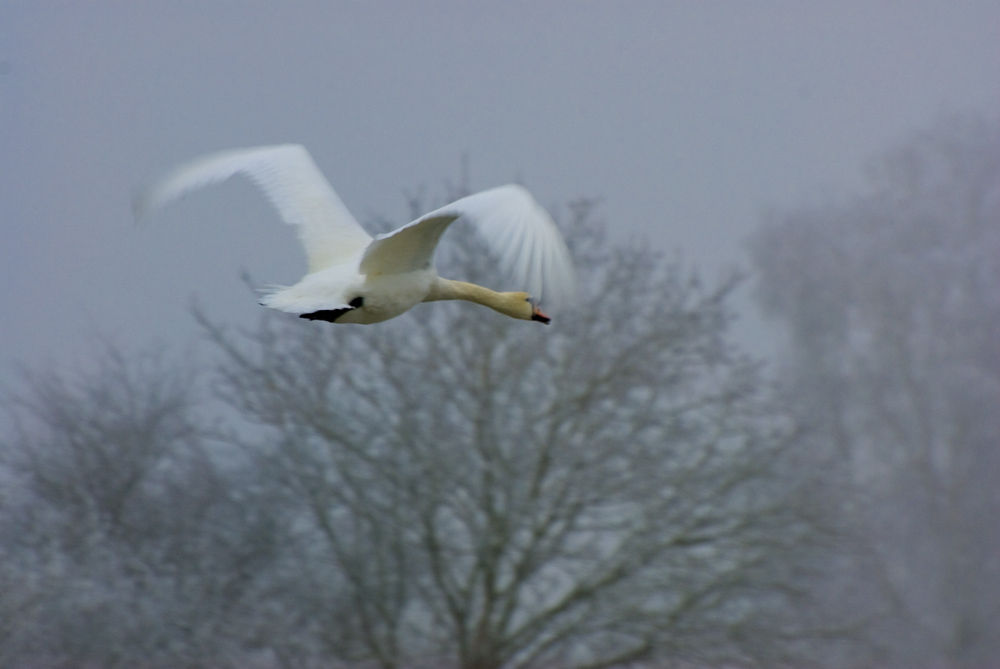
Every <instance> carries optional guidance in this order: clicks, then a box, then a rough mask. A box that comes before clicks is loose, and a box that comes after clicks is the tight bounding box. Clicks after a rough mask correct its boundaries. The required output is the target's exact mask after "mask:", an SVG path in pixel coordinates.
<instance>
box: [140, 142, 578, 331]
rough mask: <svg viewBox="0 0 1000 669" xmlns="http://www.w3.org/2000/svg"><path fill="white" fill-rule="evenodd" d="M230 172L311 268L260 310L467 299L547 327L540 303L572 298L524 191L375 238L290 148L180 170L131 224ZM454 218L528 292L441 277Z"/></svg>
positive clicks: (550, 239)
mask: <svg viewBox="0 0 1000 669" xmlns="http://www.w3.org/2000/svg"><path fill="white" fill-rule="evenodd" d="M236 174H243V175H245V176H247V177H249V178H250V179H251V180H252V181H253V182H254V183H255V184H257V186H258V187H260V189H261V190H262V191H263V192H264V195H265V196H266V197H267V198H268V200H270V202H271V204H272V205H274V207H275V209H277V210H278V213H279V214H280V215H281V218H282V219H283V220H284V221H285V222H286V223H288V224H291V225H296V226H298V232H299V238H300V239H301V241H302V245H303V246H304V247H305V251H306V256H307V259H308V262H309V273H308V274H306V275H305V277H303V278H302V280H301V281H299V282H298V283H296V284H295V285H294V286H289V287H278V288H276V289H274V290H273V291H272V292H270V293H268V294H266V295H264V296H263V297H262V299H261V304H262V305H264V306H266V307H270V308H272V309H277V310H279V311H284V312H287V313H291V314H298V315H299V317H300V318H307V319H309V320H321V321H329V322H331V323H334V322H336V323H378V322H380V321H384V320H388V319H390V318H394V317H396V316H399V315H400V314H402V313H403V312H405V311H407V310H409V309H411V308H412V307H414V306H415V305H417V304H419V303H420V302H433V301H435V300H467V301H469V302H475V303H476V304H481V305H483V306H487V307H489V308H491V309H493V310H495V311H498V312H500V313H502V314H506V315H507V316H510V317H512V318H520V319H523V320H533V321H540V322H542V323H548V322H549V320H550V318H549V317H548V316H547V315H546V314H545V313H544V312H542V311H541V309H539V307H538V300H540V299H541V298H542V297H543V296H544V297H545V298H546V300H547V301H548V302H550V303H554V304H559V303H565V302H566V301H567V300H568V299H569V298H570V297H571V294H572V292H573V286H574V278H573V266H572V263H571V261H570V257H569V252H568V250H567V249H566V244H565V242H564V241H563V238H562V236H561V235H560V234H559V230H558V229H557V228H556V226H555V223H554V222H553V221H552V219H551V217H549V215H548V213H547V212H546V211H545V210H544V209H543V208H542V207H541V206H539V204H538V203H537V202H536V201H535V200H534V198H532V197H531V194H530V193H528V191H527V190H525V189H524V188H522V187H521V186H515V185H507V186H500V187H498V188H492V189H490V190H486V191H483V192H481V193H476V194H475V195H470V196H468V197H464V198H462V199H460V200H457V201H455V202H452V203H451V204H449V205H446V206H444V207H441V208H440V209H436V210H434V211H432V212H430V213H429V214H424V215H423V216H421V217H420V218H418V219H417V220H415V221H413V222H412V223H408V224H406V225H404V226H403V227H401V228H399V229H398V230H396V231H394V232H390V233H387V234H382V235H378V236H376V237H374V238H372V236H371V235H369V234H368V233H367V232H365V230H364V229H363V228H362V227H361V226H360V225H359V224H358V222H357V221H356V220H355V219H354V217H353V216H351V213H350V212H349V211H348V210H347V207H345V206H344V203H343V202H341V200H340V198H339V197H338V196H337V193H336V192H334V190H333V188H332V187H331V186H330V184H329V183H328V182H327V181H326V179H325V178H324V177H323V175H322V173H321V172H320V171H319V168H318V167H317V166H316V163H315V162H313V159H312V157H311V156H310V155H309V153H308V152H307V151H306V150H305V148H304V147H302V146H299V145H297V144H286V145H280V146H261V147H255V148H248V149H237V150H233V151H224V152H221V153H214V154H211V155H207V156H204V157H202V158H199V159H196V160H194V161H192V162H190V163H187V164H185V165H182V166H180V167H178V168H177V169H176V170H174V171H173V172H171V173H169V174H168V175H167V176H166V177H164V178H163V180H162V181H160V182H158V183H157V184H155V185H154V186H152V187H151V188H149V189H148V190H147V191H145V192H143V193H142V194H140V195H139V196H138V197H137V198H136V200H135V202H134V207H135V214H136V217H137V218H139V219H141V218H142V217H144V216H145V215H147V214H148V213H150V212H152V211H155V210H157V209H160V208H161V207H164V206H166V205H167V204H169V203H170V202H173V201H174V200H177V199H180V198H181V197H183V196H184V195H186V194H187V193H189V192H191V191H193V190H195V189H198V188H201V187H203V186H208V185H210V184H214V183H219V182H222V181H225V180H226V179H229V178H230V177H232V176H234V175H236ZM459 218H464V219H467V220H468V221H470V222H471V223H473V224H474V225H475V226H476V227H477V228H478V229H479V232H480V233H481V234H482V235H483V237H484V238H485V239H486V242H487V243H488V244H489V246H490V248H491V249H492V250H493V251H494V252H495V253H497V255H498V256H499V258H500V261H501V263H502V265H503V267H504V268H505V269H506V270H507V271H508V272H509V273H510V275H511V278H513V279H514V280H515V281H516V282H517V283H518V284H519V285H520V286H522V287H524V288H526V289H527V290H528V291H529V292H512V293H499V292H496V291H493V290H490V289H489V288H484V287H483V286H478V285H475V284H472V283H466V282H464V281H452V280H450V279H443V278H441V277H440V276H438V273H437V271H436V270H435V269H434V265H433V263H432V258H433V255H434V249H435V248H436V247H437V244H438V240H440V239H441V235H442V234H443V233H444V231H445V230H447V229H448V226H449V225H451V224H452V223H454V222H455V221H456V220H458V219H459Z"/></svg>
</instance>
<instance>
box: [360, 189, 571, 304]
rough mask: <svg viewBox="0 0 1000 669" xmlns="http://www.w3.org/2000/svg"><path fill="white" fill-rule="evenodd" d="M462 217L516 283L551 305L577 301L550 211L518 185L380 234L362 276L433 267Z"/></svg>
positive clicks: (483, 194)
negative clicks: (446, 237)
mask: <svg viewBox="0 0 1000 669" xmlns="http://www.w3.org/2000/svg"><path fill="white" fill-rule="evenodd" d="M463 217H464V218H466V219H468V220H469V221H470V222H471V223H472V224H473V225H475V226H476V227H477V228H478V230H479V232H480V233H481V234H482V235H483V238H484V239H485V240H486V243H487V244H488V245H489V246H490V248H491V249H492V250H493V251H494V252H495V253H496V254H497V255H498V256H499V258H500V262H501V264H502V266H503V268H504V269H505V270H506V271H507V272H508V273H509V274H510V275H511V278H512V279H513V280H514V281H515V282H516V283H517V284H519V285H520V286H523V287H524V288H525V289H526V290H527V291H528V292H529V293H531V294H532V295H533V296H535V297H537V298H539V299H544V300H545V301H546V303H547V304H549V305H555V306H560V305H565V304H567V303H568V302H570V301H571V300H572V297H573V294H574V292H575V276H574V272H573V263H572V261H571V260H570V255H569V250H568V249H567V248H566V243H565V242H564V241H563V238H562V235H561V234H560V232H559V229H558V228H557V227H556V224H555V222H554V221H553V220H552V217H550V216H549V214H548V212H547V211H545V209H544V208H542V207H541V205H539V204H538V203H537V202H536V201H535V199H534V198H533V197H531V194H530V193H529V192H528V191H527V190H526V189H524V188H523V187H521V186H516V185H507V186H500V187H498V188H492V189H490V190H486V191H483V192H481V193H476V194H474V195H470V196H468V197H464V198H462V199H461V200H457V201H455V202H452V203H451V204H449V205H446V206H444V207H441V208H440V209H436V210H435V211H432V212H430V213H429V214H425V215H423V216H421V217H420V218H418V219H417V220H415V221H413V222H412V223H408V224H407V225H404V226H403V227H401V228H399V229H398V230H396V231H395V232H391V233H388V234H386V235H379V236H378V237H377V238H376V239H375V241H373V242H372V243H371V245H370V246H369V247H368V249H367V251H366V252H365V255H364V258H363V259H362V261H361V271H362V273H366V274H368V273H384V274H391V273H397V272H408V271H413V270H417V269H423V268H425V267H429V266H430V264H431V261H432V259H433V256H434V250H435V249H436V248H437V243H438V240H440V238H441V235H442V234H443V233H444V231H445V230H446V229H447V228H448V226H449V225H451V223H452V222H454V221H455V220H457V219H459V218H463Z"/></svg>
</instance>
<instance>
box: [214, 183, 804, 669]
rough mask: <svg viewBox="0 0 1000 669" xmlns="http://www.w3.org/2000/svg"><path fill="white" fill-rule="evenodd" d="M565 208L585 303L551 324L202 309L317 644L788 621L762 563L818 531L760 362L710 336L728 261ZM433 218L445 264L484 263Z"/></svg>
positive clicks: (572, 636) (720, 643)
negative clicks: (657, 243) (637, 239)
mask: <svg viewBox="0 0 1000 669" xmlns="http://www.w3.org/2000/svg"><path fill="white" fill-rule="evenodd" d="M571 212H572V221H571V222H570V224H569V230H568V235H567V236H568V237H569V239H570V240H571V242H572V246H573V252H574V254H575V256H576V258H577V259H578V261H579V264H580V267H581V268H583V270H585V271H584V272H583V277H582V280H583V284H584V286H583V290H582V292H583V295H582V299H581V303H582V306H580V307H579V308H578V309H576V310H575V311H573V312H571V313H566V314H562V315H561V317H560V318H559V319H557V325H555V326H554V327H552V328H549V329H546V328H542V327H530V326H529V327H522V326H523V325H524V324H521V323H514V322H508V321H509V320H510V319H503V318H496V317H494V315H493V314H491V313H486V312H485V310H476V309H474V308H468V306H467V305H443V304H442V305H437V304H436V305H428V306H425V307H423V308H419V309H416V310H414V312H412V313H411V314H408V315H407V316H406V317H404V318H400V319H397V321H396V322H393V323H386V324H383V325H380V326H379V327H371V328H362V327H353V326H333V327H330V326H329V325H328V324H309V325H304V324H302V323H301V322H299V321H293V320H291V319H281V318H265V319H264V320H263V321H262V324H261V326H260V328H259V329H258V330H256V331H253V332H244V333H242V334H234V333H232V332H230V331H229V330H227V329H226V328H224V327H222V326H219V325H216V324H213V323H212V322H211V321H210V320H209V319H207V318H206V317H205V316H203V315H202V316H200V318H201V320H202V323H203V324H204V326H205V327H206V330H207V332H208V333H209V335H210V336H211V338H212V339H213V340H214V341H215V342H216V343H217V344H218V345H219V346H220V348H221V350H222V352H223V353H224V354H225V363H224V365H223V367H222V368H221V379H222V382H221V384H220V392H221V393H222V396H223V397H225V399H227V400H228V401H229V402H230V403H231V404H232V405H233V406H234V407H236V408H238V409H239V410H240V411H242V412H243V415H244V416H245V417H246V418H247V419H249V420H250V421H252V422H254V423H256V424H259V425H261V426H263V427H265V428H266V429H267V430H268V431H269V432H268V433H269V435H270V436H269V437H268V438H267V439H264V440H262V441H260V442H257V443H255V444H254V445H253V446H252V449H251V450H252V451H253V452H256V453H257V454H258V456H259V457H260V458H261V461H262V463H264V464H263V465H262V466H264V467H266V468H267V469H268V470H269V472H270V473H271V475H272V476H273V477H274V480H275V481H279V482H280V483H281V485H282V486H283V487H284V489H285V490H287V491H288V492H289V493H290V495H291V499H292V500H297V501H298V503H299V504H300V505H301V508H302V511H303V513H302V517H301V522H300V524H299V525H297V528H298V534H297V539H296V544H295V545H296V547H297V551H298V552H299V554H300V555H302V556H304V557H303V562H304V563H307V564H308V565H309V566H308V568H307V569H304V571H303V573H304V574H306V575H307V576H308V578H310V579H313V580H312V581H311V582H313V583H315V588H314V591H313V592H314V595H315V596H314V598H313V603H312V604H311V606H312V607H313V608H311V609H309V610H308V612H307V613H306V614H305V615H304V617H305V618H308V619H309V621H310V624H311V625H313V627H314V629H315V630H316V634H317V636H318V638H320V639H321V640H322V647H323V651H324V652H325V653H327V654H332V655H334V656H335V657H338V658H341V659H344V660H355V661H360V660H376V661H377V662H378V663H379V664H380V665H381V666H383V667H397V666H403V665H408V664H412V663H414V662H419V661H427V660H433V661H434V662H435V663H436V666H445V665H454V666H459V667H462V668H463V669H499V668H500V667H510V668H514V667H541V666H555V665H559V666H576V667H600V666H608V665H621V664H625V663H628V662H631V661H637V660H643V659H654V658H659V659H660V660H664V659H687V660H693V661H706V662H707V661H712V662H715V661H722V660H733V659H741V660H743V661H750V660H752V659H753V658H754V657H764V656H767V657H769V658H771V659H775V658H778V656H779V654H778V652H777V651H775V650H774V648H775V647H774V645H773V644H772V645H768V639H771V640H773V639H774V638H776V636H780V634H781V633H783V632H788V631H789V630H790V629H791V628H790V627H786V628H780V625H778V624H777V623H776V624H775V626H774V630H775V632H776V635H772V636H768V625H767V624H766V623H765V622H764V621H766V620H772V621H777V619H778V618H777V616H776V612H777V611H782V612H784V613H785V614H787V613H788V612H789V610H790V606H791V605H790V604H789V602H790V601H792V600H794V599H795V593H793V592H791V588H788V589H783V588H782V582H783V580H784V578H785V572H784V570H783V568H782V567H781V566H779V565H784V567H785V568H791V566H790V565H791V564H792V563H793V562H794V559H797V557H795V558H793V557H791V556H800V555H802V554H804V553H806V552H808V548H807V547H808V545H809V544H810V541H812V537H813V535H814V533H813V529H812V525H811V521H810V519H809V518H808V517H806V514H804V513H803V509H804V508H805V507H804V506H800V505H797V504H796V501H801V497H802V496H801V490H798V489H796V488H795V485H794V479H793V478H792V477H788V476H785V474H787V472H782V471H781V466H780V464H779V463H782V462H784V461H785V452H784V446H785V444H786V441H785V440H784V439H783V438H782V430H783V426H782V425H781V424H780V421H778V420H777V419H775V418H774V415H775V414H774V412H773V411H772V409H771V407H768V406H767V404H766V402H765V399H764V395H763V393H762V385H761V384H760V379H759V374H758V370H757V367H756V365H755V364H754V363H753V362H752V361H750V360H749V359H748V358H746V357H745V356H744V355H742V354H740V353H739V352H738V351H736V350H735V349H734V348H733V346H732V345H731V344H730V343H729V342H728V340H727V338H726V327H727V323H728V321H729V320H730V318H731V314H730V312H729V310H728V308H727V306H726V298H727V296H728V295H729V293H730V291H731V289H732V288H733V286H734V285H735V284H736V281H737V280H736V279H735V278H734V279H733V280H732V281H729V282H727V283H725V284H724V285H722V286H721V287H719V288H717V289H713V290H707V289H705V288H703V287H702V286H701V285H700V283H699V282H698V281H697V280H695V279H694V278H692V277H689V276H686V275H685V274H684V272H683V271H682V269H681V268H680V267H679V266H678V265H677V264H676V263H669V262H666V261H665V260H664V259H663V258H662V257H661V256H659V255H658V254H657V253H655V252H652V251H650V250H649V249H647V248H642V247H635V246H632V247H627V246H615V245H612V244H610V243H609V242H608V240H607V239H606V237H605V235H604V225H603V223H601V222H599V221H596V220H595V218H594V216H593V208H592V206H591V205H590V203H586V202H580V203H577V204H576V205H575V206H574V207H572V208H571ZM456 232H458V231H456ZM452 235H455V236H453V237H452V238H451V240H450V241H453V242H454V241H456V239H457V241H458V242H459V243H457V244H456V245H455V246H453V247H452V248H457V249H458V251H459V252H458V253H452V255H451V256H450V257H448V258H446V259H445V263H444V264H446V265H450V267H451V268H452V269H453V270H454V271H455V272H456V273H458V272H460V273H462V274H464V275H465V276H466V277H470V278H471V279H472V280H483V275H487V276H488V277H489V278H492V279H493V280H496V277H495V276H493V275H492V270H491V269H490V268H489V267H482V266H475V265H472V264H470V262H469V261H467V260H465V258H467V257H476V258H479V257H482V256H481V255H480V253H485V250H482V249H480V250H478V251H477V252H476V253H468V254H465V253H463V251H464V250H466V249H468V248H469V246H470V245H474V244H476V243H477V242H476V240H475V239H474V238H473V237H471V236H468V235H467V236H466V237H465V238H461V235H456V233H455V232H453V233H452ZM443 252H445V253H447V251H443ZM439 264H440V263H439ZM489 278H488V279H486V280H489ZM779 600H780V602H782V603H781V604H780V605H779V604H776V602H778V601H779ZM790 619H791V616H787V615H786V618H785V622H786V623H787V622H788V621H789V620H790ZM796 633H798V632H796ZM292 654H293V652H292V651H289V657H291V655H292ZM289 661H291V660H289Z"/></svg>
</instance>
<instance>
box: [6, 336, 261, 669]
mask: <svg viewBox="0 0 1000 669" xmlns="http://www.w3.org/2000/svg"><path fill="white" fill-rule="evenodd" d="M25 378H26V389H25V390H24V391H23V392H22V393H21V394H20V395H19V396H17V397H15V398H13V400H12V403H11V405H10V408H11V411H12V418H13V422H14V424H15V425H16V430H15V432H14V433H13V434H12V435H11V436H10V438H9V439H7V440H5V441H4V442H2V444H0V446H2V448H0V453H2V457H3V460H2V464H3V466H4V469H3V470H2V474H3V475H4V487H3V492H2V494H3V500H4V505H3V507H2V508H0V537H2V539H3V541H2V544H0V545H2V548H0V550H2V551H3V557H4V564H3V567H2V568H0V578H3V579H5V580H6V581H8V582H10V583H11V584H13V585H15V586H16V587H15V588H11V589H7V588H4V591H3V592H2V593H0V616H3V617H0V625H2V627H0V630H2V631H0V634H3V635H4V636H3V637H2V638H0V648H2V649H3V653H4V655H0V656H5V660H6V662H5V663H6V664H8V666H9V665H13V664H15V662H23V663H26V664H28V665H30V666H49V665H55V666H79V665H80V664H88V665H89V664H96V665H98V666H102V667H116V666H135V665H136V664H137V663H139V664H142V665H143V666H150V667H153V666H178V664H184V665H185V666H191V667H196V666H202V665H203V664H213V665H214V666H220V664H221V663H222V662H223V661H225V660H226V658H228V657H230V655H232V652H231V651H232V650H233V649H234V648H235V649H237V650H239V651H240V652H242V651H243V649H245V648H246V645H247V643H246V641H247V640H246V635H244V634H240V633H239V632H238V630H240V628H241V627H243V626H247V627H249V626H250V625H249V623H250V621H248V620H247V619H246V618H245V617H240V616H239V615H234V613H235V612H238V611H239V606H240V603H241V602H245V600H246V598H247V596H248V594H249V593H251V592H253V593H256V592H257V590H256V586H257V584H256V582H255V579H254V577H255V576H256V575H257V574H259V573H260V572H262V571H263V569H262V568H261V565H263V564H266V563H268V562H269V560H270V556H272V555H273V548H274V546H273V544H275V543H276V542H275V540H274V536H275V533H274V532H273V531H272V532H269V531H268V530H269V527H270V526H271V525H273V522H274V520H273V518H269V517H266V516H261V515H260V514H257V516H256V517H254V511H255V510H259V509H258V508H255V507H254V506H253V505H252V504H251V505H244V504H242V503H241V502H244V501H245V500H246V499H247V498H252V492H244V493H243V494H242V499H241V498H240V497H238V496H237V494H236V493H235V492H234V491H232V488H233V487H234V486H233V483H234V482H235V481H237V480H239V482H240V483H243V484H246V485H248V486H252V483H253V481H252V477H248V476H246V474H245V472H238V475H237V473H236V472H237V470H238V468H232V467H231V468H230V471H229V472H226V471H225V469H226V468H225V467H224V466H223V465H222V464H220V462H219V461H218V459H217V458H214V457H211V456H210V453H209V450H208V449H207V447H206V446H207V443H208V442H209V440H210V437H211V435H210V434H209V431H208V430H207V428H206V427H204V423H203V420H202V418H201V417H200V416H199V414H198V412H197V410H196V406H195V403H196V401H197V397H198V395H197V393H196V392H195V390H194V388H193V385H192V381H193V377H192V375H191V374H188V373H185V372H184V371H183V370H182V369H181V368H179V367H176V366H173V365H170V364H168V363H167V362H166V361H165V360H164V359H163V357H162V356H161V355H154V354H147V355H140V356H134V357H130V356H127V355H126V354H124V353H123V352H122V351H121V350H119V349H117V348H116V347H114V346H112V345H106V346H105V347H104V349H103V351H102V353H101V354H100V355H98V356H97V358H96V361H95V363H94V365H93V368H92V369H91V370H89V371H86V372H83V373H79V374H67V373H59V372H55V371H48V372H45V371H34V372H29V373H28V374H26V377H25ZM251 490H252V487H251ZM8 611H9V612H8Z"/></svg>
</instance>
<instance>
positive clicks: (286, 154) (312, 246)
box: [134, 144, 372, 272]
mask: <svg viewBox="0 0 1000 669" xmlns="http://www.w3.org/2000/svg"><path fill="white" fill-rule="evenodd" d="M236 174H243V175H246V176H247V177H249V178H250V179H251V180H253V182H254V183H255V184H257V186H259V187H260V189H261V190H262V191H264V195H266V196H267V199H268V200H270V201H271V204H273V205H274V207H275V209H277V210H278V213H279V214H280V215H281V218H282V220H284V221H285V223H289V224H291V225H297V226H299V238H300V239H301V240H302V245H303V246H304V247H305V250H306V256H307V257H308V259H309V271H310V272H316V271H318V270H321V269H325V268H327V267H329V266H331V265H333V264H335V263H337V262H340V261H344V260H347V259H349V258H350V257H351V256H355V255H357V254H358V253H360V252H361V251H362V250H363V249H364V248H365V247H366V246H367V245H368V243H369V242H370V241H371V239H372V238H371V236H370V235H369V234H368V233H367V232H365V231H364V229H363V228H362V227H361V226H360V225H358V222H357V221H356V220H355V219H354V217H353V216H351V212H349V211H348V210H347V207H345V206H344V203H343V202H341V200H340V198H339V197H338V196H337V193H336V192H334V190H333V188H332V187H331V186H330V184H329V183H327V181H326V179H325V178H323V174H322V173H321V172H320V171H319V168H318V167H317V166H316V163H315V162H313V159H312V157H311V156H310V155H309V153H308V152H307V151H306V150H305V148H303V147H302V146H299V145H297V144H284V145H280V146H259V147H255V148H251V149H237V150H234V151H223V152H220V153H213V154H210V155H207V156H203V157H202V158H199V159H197V160H194V161H192V162H190V163H187V164H186V165H182V166H180V167H178V168H177V169H175V170H174V171H173V172H171V173H170V174H168V175H167V176H166V177H165V178H164V179H163V180H162V181H160V182H159V183H157V184H156V185H154V186H153V187H151V188H150V189H149V190H147V191H145V192H144V193H142V194H141V195H140V196H139V197H137V198H136V200H135V203H134V207H135V213H136V216H137V217H142V216H143V215H145V214H146V213H147V212H150V211H153V210H156V209H159V208H161V207H163V206H165V205H167V204H169V203H170V202H172V201H174V200H176V199H179V198H181V197H184V196H185V195H186V194H188V193H189V192H191V191H193V190H196V189H198V188H202V187H204V186H208V185H211V184H214V183H219V182H222V181H225V180H226V179H228V178H230V177H232V176H234V175H236Z"/></svg>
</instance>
